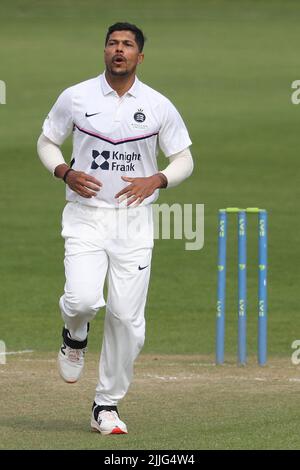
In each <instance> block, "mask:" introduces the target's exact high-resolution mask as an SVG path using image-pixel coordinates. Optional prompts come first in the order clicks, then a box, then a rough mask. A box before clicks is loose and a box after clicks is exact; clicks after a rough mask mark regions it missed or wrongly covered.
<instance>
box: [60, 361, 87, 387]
mask: <svg viewBox="0 0 300 470" xmlns="http://www.w3.org/2000/svg"><path fill="white" fill-rule="evenodd" d="M57 368H58V371H59V375H60V377H61V378H62V379H63V381H64V382H66V383H67V384H75V383H76V382H78V380H79V379H80V377H81V374H82V371H81V373H80V375H79V377H77V378H70V377H68V378H66V377H64V375H63V373H62V371H61V368H60V362H59V355H58V358H57Z"/></svg>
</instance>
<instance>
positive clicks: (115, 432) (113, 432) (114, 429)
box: [91, 420, 128, 436]
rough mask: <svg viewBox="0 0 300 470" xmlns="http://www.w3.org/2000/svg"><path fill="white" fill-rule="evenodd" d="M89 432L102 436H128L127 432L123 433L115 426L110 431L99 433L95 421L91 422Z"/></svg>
mask: <svg viewBox="0 0 300 470" xmlns="http://www.w3.org/2000/svg"><path fill="white" fill-rule="evenodd" d="M91 430H92V432H99V433H100V434H102V436H108V435H110V434H128V431H123V429H121V428H119V426H116V427H115V428H113V429H112V430H111V431H101V430H100V427H99V425H98V423H97V422H96V421H95V420H92V421H91Z"/></svg>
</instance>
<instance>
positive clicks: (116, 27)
mask: <svg viewBox="0 0 300 470" xmlns="http://www.w3.org/2000/svg"><path fill="white" fill-rule="evenodd" d="M115 31H131V32H132V33H133V34H134V35H135V41H136V43H137V45H138V48H139V51H140V52H142V50H143V48H144V44H145V41H146V38H145V36H144V33H143V31H142V30H141V29H140V28H138V27H137V26H136V25H135V24H131V23H115V24H113V25H111V26H110V27H109V28H108V30H107V34H106V38H105V46H106V44H107V42H108V40H109V36H110V35H111V34H112V33H113V32H115Z"/></svg>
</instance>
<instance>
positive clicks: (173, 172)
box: [115, 148, 194, 205]
mask: <svg viewBox="0 0 300 470" xmlns="http://www.w3.org/2000/svg"><path fill="white" fill-rule="evenodd" d="M169 161H170V163H169V165H168V166H167V167H166V168H165V169H164V170H162V171H160V172H159V173H156V174H155V175H152V176H148V177H144V178H130V177H128V176H122V179H123V180H124V181H126V182H128V183H130V184H129V185H128V186H126V187H125V188H124V189H122V190H121V191H120V192H118V194H116V196H115V197H116V198H119V197H121V196H124V198H125V197H126V198H127V199H128V204H127V205H131V204H133V203H138V204H140V203H141V202H143V200H144V199H146V198H147V197H149V196H151V195H152V194H153V193H154V191H155V190H156V189H160V188H167V187H168V188H171V187H173V186H177V185H178V184H180V183H181V182H182V181H184V180H185V179H186V178H188V177H189V176H190V175H191V174H192V172H193V168H194V163H193V158H192V155H191V152H190V149H189V148H186V149H184V150H182V151H181V152H178V153H176V154H175V155H171V156H170V157H169Z"/></svg>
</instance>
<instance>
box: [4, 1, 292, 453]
mask: <svg viewBox="0 0 300 470" xmlns="http://www.w3.org/2000/svg"><path fill="white" fill-rule="evenodd" d="M299 20H300V5H299V3H298V2H296V1H292V0H273V1H272V2H270V1H268V0H261V1H256V0H240V1H238V0H227V1H226V0H199V1H196V0H186V1H185V2H182V1H180V0H172V1H171V0H160V1H157V0H153V1H152V2H151V3H144V2H139V1H137V0H128V1H127V2H126V3H124V2H121V1H118V0H111V1H110V2H104V1H100V0H97V1H96V0H86V1H83V0H72V1H71V0H60V1H58V0H52V1H50V0H42V1H37V0H27V1H26V2H23V1H21V0H10V1H9V0H2V1H1V4H0V43H1V49H0V80H4V81H5V82H6V86H7V104H6V105H0V152H1V163H2V172H1V175H2V184H1V198H0V210H1V232H0V237H1V244H0V259H1V263H0V278H1V283H0V298H1V306H0V339H2V340H4V341H5V343H6V346H7V349H8V351H20V350H25V349H32V350H34V351H35V352H34V353H33V355H30V358H29V356H28V361H26V357H27V356H25V355H24V356H18V357H15V356H13V355H12V356H8V362H7V364H6V365H0V384H1V387H0V393H1V403H2V404H3V411H1V412H0V448H9V449H13V448H26V449H31V448H50V449H51V448H53V449H54V448H79V447H80V448H88V449H90V448H104V449H106V448H107V449H110V448H111V447H112V446H114V448H119V449H122V448H124V449H125V448H127V449H130V448H132V449H142V448H145V449H150V448H152V449H155V448H157V449H158V448H165V449H168V448H170V449H176V448H178V449H184V448H185V449H188V448H192V449H203V448H206V449H221V448H224V449H235V448H243V449H247V448H249V449H253V448H261V449H263V448H268V449H270V448H274V449H283V448H289V449H290V448H293V449H295V448H299V446H300V438H299V433H298V431H297V423H298V422H299V411H298V409H299V406H298V401H299V400H298V396H299V391H300V385H299V382H298V381H297V377H299V379H300V369H299V366H298V367H297V366H292V365H291V359H290V357H291V353H292V349H291V343H292V341H293V340H295V339H298V338H299V337H300V318H299V315H298V308H297V307H298V305H296V301H297V291H296V289H297V281H299V267H298V262H297V261H298V258H299V248H298V240H299V231H300V222H299V219H298V212H297V211H296V207H297V202H296V201H297V199H296V198H297V195H298V194H299V183H298V180H299V177H298V178H297V176H298V172H299V150H300V144H299V138H298V136H299V122H300V106H295V105H293V104H292V103H291V99H290V96H291V92H292V90H291V83H292V81H294V80H296V79H300V76H299V75H300V72H299V53H298V49H297V43H298V36H299V32H298V30H299ZM115 21H130V22H135V23H137V24H138V25H140V26H141V27H142V28H143V30H144V31H145V34H146V36H147V37H148V41H147V44H146V48H145V62H144V64H143V65H142V66H141V68H140V70H139V77H140V78H141V79H142V80H143V81H145V82H146V83H147V84H149V85H150V86H152V87H153V88H155V89H157V90H159V91H161V92H162V93H163V94H165V95H166V96H168V97H169V98H170V99H171V100H172V101H173V102H174V104H175V105H176V106H177V107H178V109H179V110H180V111H181V113H182V115H183V117H184V119H185V121H186V123H187V126H188V128H189V131H190V134H191V138H192V141H193V147H192V153H193V156H194V159H195V164H196V165H195V171H194V174H193V176H192V177H191V178H190V179H189V180H187V181H186V182H184V183H183V184H182V185H181V186H179V187H177V188H174V189H170V190H168V191H165V192H164V191H162V192H161V196H160V200H159V202H161V203H162V202H168V203H170V204H171V203H173V202H181V203H194V204H195V203H203V204H205V243H204V248H203V249H202V250H200V251H185V250H184V241H178V240H169V241H167V240H157V242H156V247H155V250H154V258H153V268H152V280H151V286H150V290H149V297H148V304H147V311H146V318H147V339H146V344H145V347H144V350H143V354H142V355H141V357H140V359H139V361H140V362H139V363H138V365H137V378H136V381H135V382H134V384H133V385H132V388H131V389H130V391H129V393H128V395H127V397H126V399H125V400H124V404H122V405H121V412H122V416H123V417H124V419H126V415H127V417H128V419H127V421H128V424H129V428H130V432H131V433H130V435H128V436H126V438H125V439H121V440H119V441H116V440H114V442H113V444H112V443H111V442H112V441H110V440H103V439H102V438H101V437H99V436H98V439H97V438H95V436H94V435H91V434H90V433H89V432H88V424H89V413H90V405H91V400H92V399H93V391H94V386H95V383H96V359H97V353H98V351H99V348H100V344H101V339H102V327H103V311H100V312H99V314H98V317H97V319H96V320H95V322H94V324H93V327H92V330H91V334H90V343H89V351H90V359H89V361H90V362H89V364H87V368H88V371H87V374H86V380H85V379H83V380H82V383H81V385H79V384H78V385H76V387H75V388H73V389H72V392H71V399H70V400H71V403H69V400H67V398H66V393H67V392H66V391H65V390H66V387H67V385H64V384H63V383H60V382H59V380H58V378H57V375H56V369H55V367H56V366H55V354H56V351H57V350H58V347H59V345H60V330H61V320H60V314H59V310H58V298H59V296H60V294H61V292H62V289H63V284H64V271H63V263H62V261H63V242H62V239H61V238H60V217H61V211H62V208H63V206H64V185H63V184H62V183H61V182H60V181H57V180H54V179H53V178H52V177H51V175H50V174H49V173H48V172H47V171H46V170H45V169H44V168H43V167H42V165H41V164H40V162H39V160H38V157H37V154H36V140H37V137H38V136H39V134H40V132H41V125H42V122H43V120H44V118H45V116H46V115H47V113H48V110H49V109H50V107H51V106H52V104H53V102H54V101H55V99H56V97H57V96H58V94H59V93H60V92H61V91H62V90H63V89H64V88H66V87H67V86H70V85H72V84H75V83H77V82H80V81H82V80H85V79H86V78H89V77H93V76H96V75H97V74H99V73H101V72H102V71H103V61H102V53H103V40H104V36H105V33H106V29H107V26H109V25H110V24H112V23H114V22H115ZM70 151H71V146H70V142H66V144H65V145H64V152H65V156H66V159H69V156H70ZM165 164H166V162H165V160H164V158H163V157H162V156H161V157H160V167H161V168H163V167H164V165H165ZM226 206H246V207H247V206H261V207H265V208H266V209H267V210H268V211H269V217H270V219H269V263H270V269H269V332H268V334H269V345H268V349H269V362H268V366H267V367H266V368H265V369H263V371H261V370H260V369H258V368H256V367H255V361H254V355H255V353H256V331H257V330H256V290H257V279H256V277H257V272H256V262H257V255H256V235H257V234H256V222H255V219H254V218H253V219H251V223H250V224H249V225H250V227H249V263H250V266H249V319H248V350H249V355H250V357H251V361H252V362H251V365H249V367H248V368H243V369H240V368H237V367H236V366H235V365H234V355H235V354H236V340H237V321H236V269H235V264H236V236H235V231H234V226H233V224H232V225H231V227H230V239H231V243H230V247H229V253H228V254H229V258H230V262H229V269H228V278H230V282H228V304H227V308H228V318H227V338H226V351H227V352H228V354H229V356H228V359H229V364H228V366H224V368H222V367H221V368H216V367H213V366H209V364H212V363H213V361H214V332H215V302H216V260H217V211H218V209H219V208H220V207H226ZM156 356H157V357H159V358H161V360H160V361H158V362H157V363H156V365H155V368H154V369H155V370H154V372H151V370H152V365H151V363H150V359H151V358H152V359H153V357H154V358H155V357H156ZM170 358H171V359H170ZM197 361H198V363H199V366H198V367H197ZM169 362H172V364H175V365H174V368H175V372H174V375H176V374H177V375H176V376H178V377H179V379H180V378H181V379H180V380H179V379H178V383H175V382H176V381H175V380H174V381H172V380H169V381H167V385H166V386H165V387H164V386H163V385H164V379H161V381H159V379H155V377H156V376H161V377H169V376H172V374H173V372H171V373H170V372H169V370H168V367H169V366H168V364H169ZM202 363H204V364H205V365H204V366H203V365H202V366H201V364H202ZM190 364H194V365H193V366H191V365H190ZM195 364H196V365H195ZM94 365H95V367H94V369H92V367H93V366H94ZM189 367H192V369H193V370H192V371H190V373H191V374H192V377H193V378H192V379H191V380H190V382H189V380H187V379H185V377H186V375H185V372H187V375H188V372H189ZM226 367H228V370H227V369H226ZM148 368H149V370H150V372H149V376H147V373H148V372H147V371H148ZM141 370H142V372H141ZM38 371H40V374H39V372H38ZM151 373H152V374H153V376H155V377H154V378H153V380H151ZM143 374H144V375H143ZM256 374H258V375H256ZM259 374H265V375H263V376H262V377H261V378H262V380H261V381H259V380H256V378H255V377H260V375H259ZM289 374H290V375H289ZM166 380H167V379H166ZM248 381H249V383H251V387H250V389H249V388H248V386H247V384H248ZM209 383H211V388H209V387H208V384H209ZM189 384H190V386H189ZM223 392H224V394H225V395H224V396H225V398H224V400H222V393H223ZM24 393H25V401H24ZM45 393H46V394H47V403H51V416H50V418H49V419H50V422H49V425H48V421H47V420H46V419H45V418H44V419H43V406H44V403H45V396H44V394H45ZM173 393H174V401H175V400H176V407H175V403H173V402H172V403H171V404H170V400H169V397H170V396H172V395H173ZM245 393H246V394H245ZM41 394H42V395H43V399H41V398H40V395H41ZM57 397H59V400H58V399H57ZM23 403H24V406H23ZM195 403H196V405H197V406H194V404H195ZM16 404H18V406H16ZM202 404H203V406H201V405H202ZM67 407H68V411H65V410H66V409H67ZM133 408H134V412H133ZM178 408H179V409H180V410H181V412H182V414H183V422H184V424H185V426H182V421H181V420H180V419H179V417H178V416H177V415H176V410H178ZM1 409H2V408H1ZM65 412H66V415H64V413H65ZM77 413H78V419H77V417H76V414H77ZM162 415H163V416H165V417H168V423H166V429H161V424H160V420H161V416H162ZM145 421H146V422H147V428H146V429H145V427H144V424H143V423H145ZM191 422H192V424H190V423H191ZM68 426H71V427H73V428H72V429H68V430H67V429H66V427H68ZM257 429H259V432H257ZM77 437H78V439H77ZM79 442H80V444H78V443H79Z"/></svg>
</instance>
